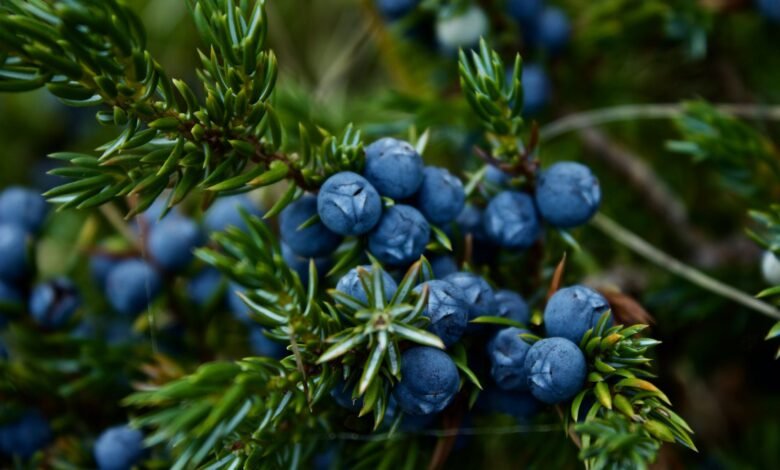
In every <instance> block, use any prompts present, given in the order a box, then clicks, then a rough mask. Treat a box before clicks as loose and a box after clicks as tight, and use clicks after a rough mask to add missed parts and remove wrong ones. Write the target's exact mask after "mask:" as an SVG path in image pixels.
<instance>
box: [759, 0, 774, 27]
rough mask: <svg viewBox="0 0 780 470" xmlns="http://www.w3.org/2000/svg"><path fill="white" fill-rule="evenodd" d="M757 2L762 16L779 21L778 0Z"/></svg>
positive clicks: (760, 0)
mask: <svg viewBox="0 0 780 470" xmlns="http://www.w3.org/2000/svg"><path fill="white" fill-rule="evenodd" d="M757 3H758V10H759V11H760V12H761V14H762V15H763V16H764V18H766V19H768V20H770V21H774V22H778V23H780V0H757Z"/></svg>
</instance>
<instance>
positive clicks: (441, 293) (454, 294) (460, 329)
mask: <svg viewBox="0 0 780 470" xmlns="http://www.w3.org/2000/svg"><path fill="white" fill-rule="evenodd" d="M423 285H427V286H428V305H427V306H426V307H425V310H423V315H425V316H426V317H428V318H429V319H430V321H431V322H430V324H428V331H430V332H431V333H433V334H435V335H436V336H438V337H439V338H441V340H442V342H444V345H445V346H451V345H453V344H455V343H456V342H457V341H458V340H459V339H460V338H461V336H463V333H465V332H466V327H467V326H468V322H469V306H468V305H467V304H466V299H464V298H463V294H462V293H461V291H460V289H459V288H457V287H455V286H454V285H453V284H451V283H449V282H447V281H442V280H433V281H427V282H425V283H424V284H421V285H419V286H417V287H416V288H415V289H414V291H415V292H417V293H420V292H421V291H422V287H423Z"/></svg>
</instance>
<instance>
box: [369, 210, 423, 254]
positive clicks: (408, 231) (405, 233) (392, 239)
mask: <svg viewBox="0 0 780 470" xmlns="http://www.w3.org/2000/svg"><path fill="white" fill-rule="evenodd" d="M430 236H431V227H430V225H428V221H427V220H425V217H423V215H422V214H420V212H419V211H418V210H417V209H415V208H414V207H411V206H406V205H402V204H397V205H395V206H392V207H390V208H388V209H387V210H385V213H384V214H383V215H382V218H381V219H380V221H379V225H377V227H376V228H375V229H374V231H373V232H371V234H370V235H369V236H368V249H369V251H370V252H371V254H373V255H374V256H375V257H376V259H378V260H379V261H381V262H382V263H384V264H388V265H390V266H403V265H407V264H410V263H412V262H414V261H417V259H418V258H420V256H421V255H422V254H423V252H424V251H425V245H427V244H428V239H429V238H430Z"/></svg>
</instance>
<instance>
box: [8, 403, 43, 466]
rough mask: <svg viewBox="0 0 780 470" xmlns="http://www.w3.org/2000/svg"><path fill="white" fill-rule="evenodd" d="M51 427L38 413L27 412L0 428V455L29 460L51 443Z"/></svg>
mask: <svg viewBox="0 0 780 470" xmlns="http://www.w3.org/2000/svg"><path fill="white" fill-rule="evenodd" d="M51 437H52V435H51V427H50V426H49V422H48V421H46V418H44V417H43V415H42V414H41V413H40V412H38V411H26V412H25V413H24V414H23V415H22V416H21V417H19V418H18V419H16V420H15V421H12V422H10V423H8V424H6V425H4V426H1V427H0V454H6V455H18V456H19V457H21V458H23V459H25V460H26V459H29V458H30V457H32V456H33V454H35V453H36V452H38V451H39V450H41V449H43V448H44V447H45V446H46V445H47V444H48V443H49V442H50V441H51Z"/></svg>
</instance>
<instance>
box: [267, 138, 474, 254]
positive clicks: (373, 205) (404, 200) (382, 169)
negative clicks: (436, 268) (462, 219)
mask: <svg viewBox="0 0 780 470" xmlns="http://www.w3.org/2000/svg"><path fill="white" fill-rule="evenodd" d="M383 198H385V199H386V200H392V201H393V202H392V203H390V202H387V203H386V202H385V201H383ZM465 198H466V197H465V192H464V189H463V184H462V183H461V181H460V180H459V179H458V178H456V177H455V176H453V175H452V174H450V173H449V171H447V170H446V169H444V168H438V167H432V166H428V167H426V166H424V165H423V160H422V157H421V156H420V154H419V153H417V151H416V150H415V149H414V147H412V145H411V144H409V143H408V142H404V141H401V140H398V139H393V138H383V139H380V140H378V141H376V142H374V143H372V144H371V145H369V146H367V147H366V159H365V168H364V170H363V174H362V175H359V174H357V173H353V172H348V171H347V172H341V173H337V174H335V175H333V176H331V177H330V178H328V179H327V180H326V181H325V183H324V184H323V185H322V187H321V188H320V191H319V194H318V195H317V196H314V195H305V196H303V197H302V198H301V199H299V200H297V201H295V202H294V203H292V204H290V205H289V206H288V207H287V208H285V210H284V211H282V213H281V215H280V227H279V230H280V236H281V239H282V242H283V250H285V251H288V253H289V254H288V255H286V256H285V258H286V259H287V258H293V260H294V261H295V257H294V256H293V255H297V256H298V257H300V258H304V259H305V258H314V259H315V260H316V261H317V263H318V266H319V265H322V266H323V267H325V266H327V265H328V262H327V259H328V257H329V255H331V254H332V253H333V252H334V251H335V250H336V248H337V247H338V246H339V245H340V244H341V242H342V240H343V237H345V236H361V237H365V240H366V241H367V244H368V249H369V251H370V252H371V254H372V255H373V256H374V257H376V259H378V260H379V261H380V262H382V263H383V264H385V265H388V266H393V267H403V266H407V265H409V264H411V263H412V262H414V261H416V260H417V259H419V257H420V256H421V255H422V254H423V252H424V251H425V247H426V245H427V244H428V241H429V239H430V235H431V224H435V225H443V224H447V223H449V222H452V221H453V220H455V218H456V217H457V216H458V214H459V213H460V212H461V210H462V209H463V207H464V204H465ZM297 263H300V261H298V262H297ZM297 263H290V264H291V265H295V264H297Z"/></svg>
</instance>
